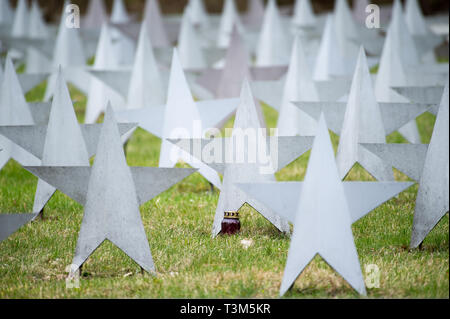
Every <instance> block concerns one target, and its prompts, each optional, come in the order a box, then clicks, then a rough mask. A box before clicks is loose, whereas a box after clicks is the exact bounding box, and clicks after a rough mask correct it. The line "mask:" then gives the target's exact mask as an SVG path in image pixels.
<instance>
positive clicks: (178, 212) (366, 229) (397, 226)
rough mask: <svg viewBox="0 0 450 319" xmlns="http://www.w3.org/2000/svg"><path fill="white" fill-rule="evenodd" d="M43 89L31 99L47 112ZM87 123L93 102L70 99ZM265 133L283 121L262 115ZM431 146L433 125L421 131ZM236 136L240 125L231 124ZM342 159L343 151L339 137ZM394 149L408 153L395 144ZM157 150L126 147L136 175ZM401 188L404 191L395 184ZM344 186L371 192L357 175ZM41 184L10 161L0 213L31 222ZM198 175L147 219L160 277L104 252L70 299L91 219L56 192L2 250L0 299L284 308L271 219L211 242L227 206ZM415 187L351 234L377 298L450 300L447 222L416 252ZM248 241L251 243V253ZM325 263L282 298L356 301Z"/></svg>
mask: <svg viewBox="0 0 450 319" xmlns="http://www.w3.org/2000/svg"><path fill="white" fill-rule="evenodd" d="M44 88H45V86H44V85H41V86H40V87H38V88H36V89H35V90H33V91H32V92H30V93H29V94H28V96H27V98H28V100H29V101H32V100H39V99H40V98H41V97H42V96H43V91H44ZM71 92H72V98H73V99H74V100H75V101H76V103H75V108H76V112H77V115H78V118H79V120H80V121H81V120H82V119H83V117H84V107H85V104H86V103H85V102H86V99H85V97H83V96H82V95H81V94H79V93H77V92H76V90H74V89H73V88H71ZM264 113H265V116H266V119H267V122H268V126H269V127H274V126H275V125H276V120H277V113H276V112H275V111H273V110H271V109H269V108H267V107H264ZM418 123H419V127H420V131H421V134H422V139H423V142H424V143H429V141H430V138H431V133H432V129H433V124H434V117H433V116H432V115H428V114H425V115H422V116H421V117H420V118H419V119H418ZM227 126H228V127H232V121H230V123H228V125H227ZM332 139H333V143H334V145H335V147H336V145H337V142H338V139H337V137H336V136H334V135H332ZM388 142H391V143H393V142H404V140H403V139H402V138H401V137H400V136H399V135H398V134H396V133H395V134H393V135H391V136H389V138H388ZM159 147H160V141H159V140H158V139H157V138H155V137H153V136H151V135H150V134H147V133H146V132H144V131H142V130H140V129H139V130H138V131H137V132H136V133H135V135H134V137H133V138H132V140H131V142H130V143H129V145H128V149H127V152H128V154H127V156H128V164H129V165H130V166H157V164H158V155H159ZM308 156H309V153H308V154H305V155H304V156H303V157H301V158H299V159H298V160H297V161H295V162H294V163H292V164H291V165H289V166H288V167H286V168H285V169H283V170H282V171H280V172H279V173H278V174H277V178H278V179H279V180H280V181H299V180H302V179H303V178H304V176H305V171H306V166H307V162H308ZM396 176H397V179H398V180H399V181H400V180H402V181H404V180H407V178H406V177H405V176H404V175H402V174H401V173H398V172H396ZM348 180H363V181H369V180H372V179H371V177H370V176H369V175H368V174H367V173H366V172H365V171H364V170H363V169H362V168H361V167H358V166H356V167H355V168H354V169H353V170H352V172H351V174H350V175H349V177H348ZM36 182H37V179H36V178H35V177H34V176H32V175H31V174H30V173H28V172H27V171H25V170H24V169H22V168H21V167H20V166H19V165H18V164H17V163H16V162H14V161H10V162H9V163H8V164H7V165H6V167H5V168H4V169H3V170H2V171H1V172H0V211H1V212H3V213H22V212H31V210H32V207H33V197H34V191H35V188H36ZM209 190H210V186H209V183H208V182H206V180H204V179H203V178H202V177H201V176H200V175H199V174H195V175H192V176H190V177H189V178H187V179H185V180H184V181H183V182H181V183H180V184H177V185H175V186H174V187H172V188H171V189H170V190H168V191H167V192H165V193H163V194H161V195H160V196H158V197H157V198H155V199H153V200H152V201H151V202H149V203H147V204H146V205H144V206H142V207H141V215H142V219H143V223H144V227H145V230H146V232H147V237H148V240H149V243H150V247H151V250H152V254H153V258H154V261H155V265H156V268H157V273H158V276H157V277H155V278H154V277H151V276H150V275H148V274H141V273H140V268H139V266H137V264H135V263H134V262H133V261H132V260H131V259H129V258H128V257H127V256H126V255H125V254H124V253H123V252H122V251H120V250H119V249H118V248H117V247H115V246H113V245H112V244H111V243H109V242H105V243H104V244H103V245H102V246H100V248H99V249H98V250H97V251H96V252H95V253H94V254H93V255H92V256H91V257H90V258H89V259H88V260H87V262H86V264H85V265H84V267H83V274H82V279H81V287H80V289H66V282H65V278H66V276H67V272H66V267H67V266H68V265H69V264H70V263H71V261H72V257H73V255H74V251H75V246H76V241H77V235H78V232H79V229H80V225H81V221H82V217H83V208H82V207H81V206H80V205H78V204H77V203H75V202H74V201H72V200H71V199H69V198H68V197H66V196H65V195H63V194H61V193H59V192H57V194H56V195H55V196H54V197H53V198H52V199H51V201H50V202H49V204H48V206H47V208H46V210H45V220H43V221H41V220H39V221H36V222H33V223H30V224H28V225H26V226H24V227H23V228H21V229H20V230H19V231H18V232H16V233H15V234H14V235H12V236H11V237H10V238H9V239H7V240H5V241H4V242H2V243H0V298H222V297H225V298H238V297H244V298H277V297H278V291H279V287H280V284H281V279H282V276H283V270H284V265H285V262H286V258H287V253H288V248H289V237H287V236H285V235H282V234H280V233H279V232H278V231H277V230H276V229H275V228H274V227H273V226H272V225H271V224H270V223H268V222H267V221H266V220H265V219H264V218H263V217H261V216H260V215H259V214H258V213H256V212H255V211H254V210H252V209H251V208H250V207H244V208H243V209H242V210H241V223H242V232H241V233H240V234H239V235H238V236H234V237H218V238H216V239H212V238H211V235H210V232H211V227H212V222H213V218H214V212H215V208H216V204H217V201H218V197H219V194H218V192H217V190H216V192H214V193H211V192H210V191H209ZM416 193H417V185H415V186H414V187H412V188H410V189H409V190H408V191H406V192H404V193H402V194H400V195H399V196H398V197H397V198H394V199H392V200H391V201H389V202H387V203H385V204H384V205H382V206H381V207H379V208H378V209H376V210H375V211H373V212H372V213H371V214H369V215H368V216H367V217H366V218H364V219H362V220H360V221H358V222H357V223H356V224H354V226H353V234H354V238H355V242H356V246H357V249H358V253H359V258H360V263H361V267H362V270H363V274H364V275H365V266H366V265H369V264H375V265H377V266H378V267H379V269H380V274H381V281H380V287H379V288H373V289H368V297H369V298H448V297H449V218H448V214H447V215H446V216H445V217H444V218H443V219H442V220H441V222H440V223H439V224H438V225H437V227H436V228H435V229H434V230H433V231H432V232H431V233H430V235H429V236H428V237H427V239H426V240H425V242H424V245H423V249H422V250H414V251H409V249H408V246H409V240H410V236H411V228H412V221H413V213H414V205H415V198H416ZM242 239H251V240H253V245H252V246H250V247H249V248H248V249H245V248H244V247H243V246H242V245H241V240H242ZM359 297H360V296H358V294H357V293H356V292H355V291H354V290H353V289H352V288H351V287H350V286H349V285H348V284H347V283H346V282H345V281H344V280H343V279H342V278H341V277H340V276H339V275H337V274H336V273H335V272H334V271H333V270H332V269H331V268H330V267H329V266H328V265H327V264H326V263H325V262H324V261H323V260H322V259H320V258H318V257H316V259H314V260H313V262H312V263H311V264H310V265H309V266H308V267H307V268H306V269H305V271H304V272H303V274H302V275H301V276H300V277H299V279H298V280H297V281H296V284H295V285H294V287H293V289H292V290H291V291H290V292H289V293H288V294H286V295H285V298H359Z"/></svg>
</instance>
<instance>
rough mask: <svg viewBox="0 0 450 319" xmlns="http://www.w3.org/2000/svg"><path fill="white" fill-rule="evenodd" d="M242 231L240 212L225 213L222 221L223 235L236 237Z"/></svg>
mask: <svg viewBox="0 0 450 319" xmlns="http://www.w3.org/2000/svg"><path fill="white" fill-rule="evenodd" d="M240 230H241V222H240V220H239V213H238V212H225V213H224V218H223V221H222V231H221V234H222V235H234V234H237V233H238V232H239V231H240Z"/></svg>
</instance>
